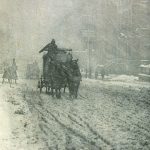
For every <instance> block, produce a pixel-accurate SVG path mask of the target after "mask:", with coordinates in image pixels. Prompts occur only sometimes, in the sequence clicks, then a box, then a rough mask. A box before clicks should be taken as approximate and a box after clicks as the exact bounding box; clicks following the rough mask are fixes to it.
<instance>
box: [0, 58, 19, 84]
mask: <svg viewBox="0 0 150 150" xmlns="http://www.w3.org/2000/svg"><path fill="white" fill-rule="evenodd" d="M2 78H3V81H2V84H3V83H5V79H7V80H8V83H9V84H10V87H11V84H12V83H13V80H14V82H15V83H17V79H18V75H17V65H16V61H15V59H13V62H12V65H11V66H9V65H8V66H5V67H4V73H3V76H2Z"/></svg>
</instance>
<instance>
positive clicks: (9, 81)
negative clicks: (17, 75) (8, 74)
mask: <svg viewBox="0 0 150 150" xmlns="http://www.w3.org/2000/svg"><path fill="white" fill-rule="evenodd" d="M8 83H9V85H10V87H11V80H10V79H8Z"/></svg>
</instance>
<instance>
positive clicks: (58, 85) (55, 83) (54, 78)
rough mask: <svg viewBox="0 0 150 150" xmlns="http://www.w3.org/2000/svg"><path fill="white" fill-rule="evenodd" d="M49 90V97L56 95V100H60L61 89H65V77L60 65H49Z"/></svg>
mask: <svg viewBox="0 0 150 150" xmlns="http://www.w3.org/2000/svg"><path fill="white" fill-rule="evenodd" d="M49 67H50V69H49V70H51V72H50V74H49V75H50V82H49V83H50V86H49V87H50V88H51V95H52V96H54V95H56V97H57V98H61V89H62V88H65V87H66V84H67V76H66V73H65V70H64V69H63V67H62V64H60V63H55V62H51V63H50V66H49Z"/></svg>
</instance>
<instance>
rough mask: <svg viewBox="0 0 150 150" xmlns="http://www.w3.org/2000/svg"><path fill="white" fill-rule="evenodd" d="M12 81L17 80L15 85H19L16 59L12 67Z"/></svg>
mask: <svg viewBox="0 0 150 150" xmlns="http://www.w3.org/2000/svg"><path fill="white" fill-rule="evenodd" d="M11 79H12V80H15V83H17V79H18V76H17V65H16V61H15V58H14V59H13V63H12V66H11Z"/></svg>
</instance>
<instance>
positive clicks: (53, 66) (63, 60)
mask: <svg viewBox="0 0 150 150" xmlns="http://www.w3.org/2000/svg"><path fill="white" fill-rule="evenodd" d="M71 62H72V54H71V53H70V50H68V49H57V53H56V55H55V56H53V57H52V58H51V57H50V56H49V54H48V53H47V54H45V55H43V74H42V76H41V78H40V81H38V88H40V92H42V88H43V87H45V88H46V93H50V92H49V91H50V89H51V92H52V94H53V89H55V91H56V97H57V96H58V95H57V91H59V92H60V89H61V88H64V89H65V87H68V88H69V85H68V84H72V83H74V82H76V83H78V82H80V79H81V77H76V76H73V71H74V70H73V68H72V67H71V65H70V64H71ZM78 70H79V67H78ZM79 78H80V79H79ZM77 79H78V81H77ZM68 80H69V81H70V82H68ZM74 85H76V84H74ZM70 87H71V88H72V87H73V86H72V85H71V86H70ZM77 87H78V86H77ZM50 94H51V93H50ZM59 94H60V93H59Z"/></svg>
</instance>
